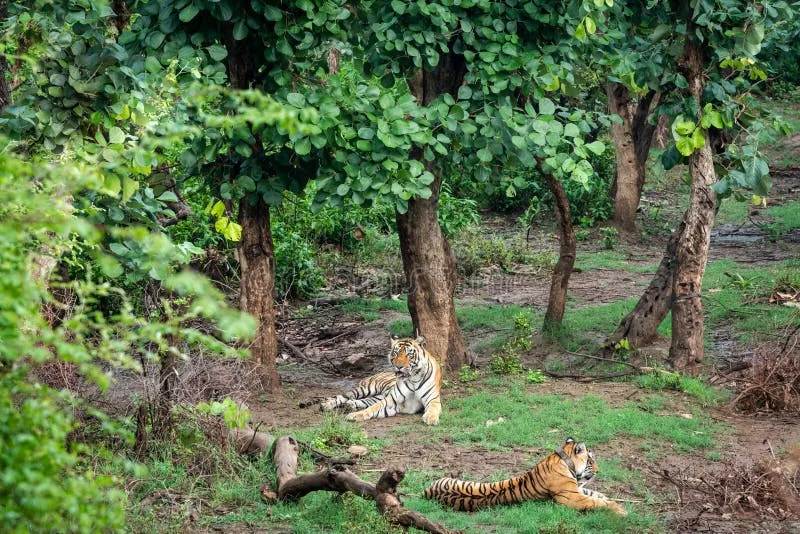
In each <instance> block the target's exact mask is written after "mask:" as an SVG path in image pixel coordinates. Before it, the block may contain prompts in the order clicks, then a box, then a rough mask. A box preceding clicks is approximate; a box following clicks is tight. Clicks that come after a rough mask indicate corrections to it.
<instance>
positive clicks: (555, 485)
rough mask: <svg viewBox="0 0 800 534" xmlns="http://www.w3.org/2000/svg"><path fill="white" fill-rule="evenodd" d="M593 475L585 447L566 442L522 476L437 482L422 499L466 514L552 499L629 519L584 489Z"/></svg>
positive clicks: (594, 468)
mask: <svg viewBox="0 0 800 534" xmlns="http://www.w3.org/2000/svg"><path fill="white" fill-rule="evenodd" d="M595 474H597V464H596V463H595V460H594V454H593V453H591V452H589V451H588V450H587V449H586V444H584V443H577V442H576V441H575V440H574V439H572V438H567V441H566V443H565V444H564V445H563V446H561V447H559V448H558V449H556V450H555V452H553V453H552V454H550V455H549V456H548V457H547V458H545V459H544V460H542V461H541V462H539V463H538V464H536V465H535V466H534V467H533V469H531V470H530V471H528V472H527V473H525V474H524V475H521V476H518V477H515V478H510V479H506V480H501V481H499V482H467V481H464V480H457V479H454V478H440V479H439V480H437V481H435V482H434V483H433V484H431V485H430V487H428V488H427V489H426V490H425V493H424V496H425V497H426V498H428V499H435V500H437V501H439V502H440V503H442V504H444V505H446V506H449V507H451V508H453V509H454V510H459V511H465V512H474V511H475V510H480V509H481V508H485V507H487V506H494V505H496V504H511V503H519V502H522V501H527V500H531V499H551V498H552V499H555V501H556V502H558V503H560V504H565V505H567V506H569V507H570V508H574V509H576V510H588V509H590V508H600V507H606V508H610V509H611V510H613V511H615V512H616V513H618V514H620V515H628V513H627V512H626V511H625V509H624V508H622V506H620V505H619V504H617V503H616V502H614V501H612V500H610V499H608V498H607V497H606V496H605V495H603V494H602V493H599V492H596V491H592V490H590V489H586V488H584V487H583V485H584V484H586V483H587V482H588V481H589V479H591V478H592V477H593V476H594V475H595ZM579 484H580V485H579Z"/></svg>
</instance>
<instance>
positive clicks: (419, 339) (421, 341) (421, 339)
mask: <svg viewBox="0 0 800 534" xmlns="http://www.w3.org/2000/svg"><path fill="white" fill-rule="evenodd" d="M414 341H416V342H417V343H418V344H419V345H420V346H424V345H425V336H417V339H415V340H414Z"/></svg>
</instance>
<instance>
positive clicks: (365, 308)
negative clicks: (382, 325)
mask: <svg viewBox="0 0 800 534" xmlns="http://www.w3.org/2000/svg"><path fill="white" fill-rule="evenodd" d="M339 309H340V310H342V311H343V312H345V313H349V314H352V315H357V316H359V317H361V319H362V320H364V321H366V322H368V323H369V322H372V321H377V320H378V319H380V317H381V312H383V311H395V312H399V313H405V314H408V301H407V300H406V299H405V298H401V299H397V300H394V299H354V300H350V301H347V302H344V303H343V304H340V305H339Z"/></svg>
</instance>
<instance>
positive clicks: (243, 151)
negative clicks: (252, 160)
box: [234, 143, 253, 158]
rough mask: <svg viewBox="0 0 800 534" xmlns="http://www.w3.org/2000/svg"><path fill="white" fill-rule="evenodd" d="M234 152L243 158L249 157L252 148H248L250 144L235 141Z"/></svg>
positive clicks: (251, 153)
mask: <svg viewBox="0 0 800 534" xmlns="http://www.w3.org/2000/svg"><path fill="white" fill-rule="evenodd" d="M234 150H236V153H237V154H239V155H240V156H242V157H243V158H249V157H250V156H252V155H253V149H252V148H250V145H248V144H247V143H236V147H235V149H234Z"/></svg>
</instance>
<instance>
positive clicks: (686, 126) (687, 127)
mask: <svg viewBox="0 0 800 534" xmlns="http://www.w3.org/2000/svg"><path fill="white" fill-rule="evenodd" d="M695 127H696V124H695V123H694V122H693V121H679V122H677V123H675V131H676V132H677V133H678V134H679V135H690V134H691V133H692V132H693V131H694V129H695Z"/></svg>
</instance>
